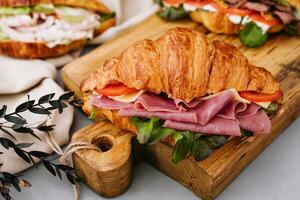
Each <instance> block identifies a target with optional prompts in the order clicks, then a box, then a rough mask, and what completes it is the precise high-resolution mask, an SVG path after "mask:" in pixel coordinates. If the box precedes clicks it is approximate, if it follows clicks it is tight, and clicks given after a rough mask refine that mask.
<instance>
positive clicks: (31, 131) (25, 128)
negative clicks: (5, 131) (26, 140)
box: [14, 126, 33, 133]
mask: <svg viewBox="0 0 300 200" xmlns="http://www.w3.org/2000/svg"><path fill="white" fill-rule="evenodd" d="M14 131H16V132H18V133H33V130H32V129H31V128H27V127H24V126H22V127H20V128H16V129H14Z"/></svg>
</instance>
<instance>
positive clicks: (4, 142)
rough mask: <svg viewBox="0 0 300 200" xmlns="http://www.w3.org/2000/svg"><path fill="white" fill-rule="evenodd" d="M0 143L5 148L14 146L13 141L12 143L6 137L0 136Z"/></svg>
mask: <svg viewBox="0 0 300 200" xmlns="http://www.w3.org/2000/svg"><path fill="white" fill-rule="evenodd" d="M0 143H1V145H2V146H3V147H4V148H6V149H9V148H10V147H14V146H15V143H13V142H12V141H11V140H9V139H7V138H2V137H1V138H0Z"/></svg>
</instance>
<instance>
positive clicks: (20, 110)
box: [16, 100, 34, 113]
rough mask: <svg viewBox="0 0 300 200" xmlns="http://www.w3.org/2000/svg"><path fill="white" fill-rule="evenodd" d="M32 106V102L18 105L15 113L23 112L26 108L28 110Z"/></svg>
mask: <svg viewBox="0 0 300 200" xmlns="http://www.w3.org/2000/svg"><path fill="white" fill-rule="evenodd" d="M33 104H34V100H31V101H26V102H24V103H22V104H20V105H19V106H18V107H17V108H16V113H19V112H24V111H25V110H27V109H28V108H30V107H31V106H33Z"/></svg>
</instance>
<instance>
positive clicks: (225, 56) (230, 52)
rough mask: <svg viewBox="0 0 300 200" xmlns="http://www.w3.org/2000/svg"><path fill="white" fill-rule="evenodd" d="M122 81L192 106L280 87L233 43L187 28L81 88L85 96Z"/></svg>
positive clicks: (113, 63)
mask: <svg viewBox="0 0 300 200" xmlns="http://www.w3.org/2000/svg"><path fill="white" fill-rule="evenodd" d="M116 82H121V83H123V84H125V85H127V86H128V87H132V88H136V89H138V90H147V91H151V92H154V93H157V94H159V93H161V92H164V93H166V94H167V95H168V96H169V97H170V98H173V99H182V100H184V101H186V102H190V101H191V100H193V99H194V98H197V97H201V96H205V95H207V94H211V93H217V92H220V91H223V90H225V89H229V88H235V89H236V90H238V91H257V92H264V93H274V92H275V91H277V90H280V86H279V83H278V82H277V81H276V80H275V79H274V78H273V76H272V74H271V73H270V72H268V71H267V70H266V69H264V68H260V67H256V66H254V65H251V64H249V62H248V60H247V58H246V57H245V56H243V55H242V54H241V52H239V50H238V49H237V48H236V47H235V46H233V45H230V44H226V43H223V42H221V41H218V40H215V41H209V40H208V39H207V38H206V37H205V35H203V34H201V33H200V32H198V31H195V30H193V29H187V28H173V29H171V30H169V31H168V32H167V33H165V34H164V35H162V36H161V37H159V38H158V39H157V40H155V41H152V40H141V41H138V42H135V43H134V44H133V45H131V46H129V47H128V48H127V49H126V50H125V51H124V52H123V53H121V55H120V56H118V57H115V58H112V59H110V60H107V61H106V62H105V63H104V64H103V65H101V67H100V68H99V69H98V70H97V71H95V72H94V73H92V74H91V75H90V76H89V77H88V78H87V79H85V80H84V81H83V82H82V84H81V91H82V92H87V91H92V90H94V89H96V88H98V89H101V88H104V87H105V86H106V85H108V84H112V83H116Z"/></svg>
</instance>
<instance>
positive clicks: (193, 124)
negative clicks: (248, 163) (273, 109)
mask: <svg viewBox="0 0 300 200" xmlns="http://www.w3.org/2000/svg"><path fill="white" fill-rule="evenodd" d="M91 103H92V105H93V106H94V107H99V108H104V109H112V110H119V112H118V114H119V115H120V116H128V117H132V116H137V117H145V118H150V117H157V118H159V119H162V120H165V123H164V126H165V127H168V128H174V129H177V130H188V131H194V132H199V133H202V134H220V135H232V136H240V135H241V131H240V128H243V129H245V130H248V131H252V132H254V133H256V134H266V133H268V132H270V129H271V122H270V120H269V118H268V116H267V114H266V113H265V112H264V111H263V110H261V107H260V106H259V105H257V104H254V103H251V104H246V103H242V102H237V101H236V100H235V97H234V95H233V93H232V91H230V90H226V91H223V92H221V93H220V94H218V95H216V96H213V97H211V98H210V99H206V100H194V101H192V102H190V103H185V102H184V101H182V100H178V99H177V100H172V99H169V98H167V97H165V96H161V95H156V94H152V93H144V94H142V95H140V96H139V97H138V98H137V100H136V101H135V102H134V103H123V102H118V101H115V100H112V99H109V98H108V97H105V96H102V97H101V96H96V95H95V96H94V97H93V98H92V102H91Z"/></svg>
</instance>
